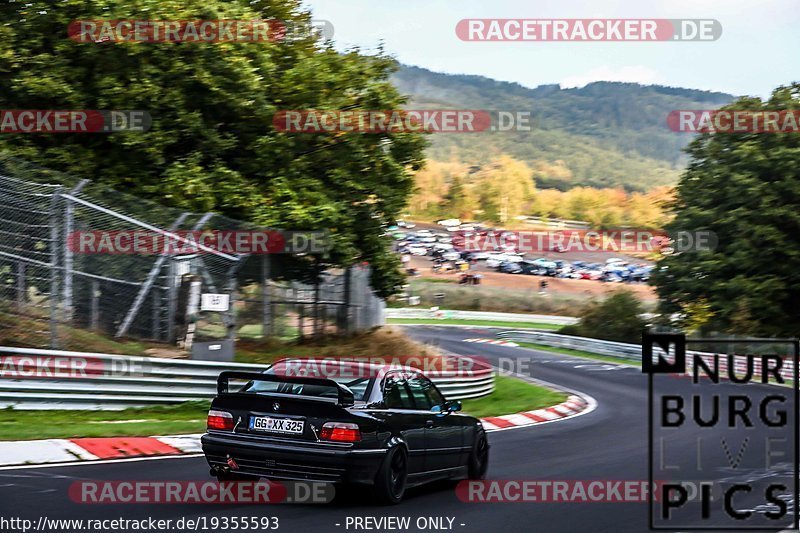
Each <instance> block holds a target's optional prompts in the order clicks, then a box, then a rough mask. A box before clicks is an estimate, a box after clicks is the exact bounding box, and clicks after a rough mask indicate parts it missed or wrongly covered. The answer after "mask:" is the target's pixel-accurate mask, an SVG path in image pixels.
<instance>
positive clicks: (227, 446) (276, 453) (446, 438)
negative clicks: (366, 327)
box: [202, 360, 489, 503]
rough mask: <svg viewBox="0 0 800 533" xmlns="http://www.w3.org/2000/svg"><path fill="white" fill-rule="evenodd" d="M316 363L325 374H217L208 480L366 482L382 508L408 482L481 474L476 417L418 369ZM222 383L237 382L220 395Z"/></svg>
mask: <svg viewBox="0 0 800 533" xmlns="http://www.w3.org/2000/svg"><path fill="white" fill-rule="evenodd" d="M311 363H313V360H303V363H302V364H303V365H306V367H308V366H309V365H310V364H311ZM325 364H326V365H327V366H326V369H327V373H326V374H325V375H326V376H327V377H296V375H290V374H296V372H289V371H287V369H289V368H291V366H292V362H291V361H288V363H287V361H283V362H281V363H279V364H276V365H273V367H271V368H270V369H268V370H266V371H265V372H264V373H255V372H237V371H230V372H228V371H226V372H222V373H221V374H220V376H219V379H218V381H217V386H218V395H217V397H216V398H215V399H214V401H213V403H212V404H211V410H210V411H209V413H208V432H207V433H206V434H205V435H203V437H202V445H203V452H204V453H205V456H206V459H207V460H208V464H209V465H210V466H211V474H212V475H214V476H216V477H217V478H219V479H220V480H231V479H242V478H245V477H251V476H258V477H266V478H270V479H275V480H282V479H283V480H306V481H317V482H319V481H323V482H330V483H347V484H350V483H352V484H365V485H372V486H374V492H375V493H376V495H377V496H378V498H379V499H380V500H381V501H383V502H385V503H397V502H399V501H400V500H401V499H402V498H403V493H404V492H405V490H406V488H408V487H411V486H414V485H419V484H422V483H427V482H429V481H434V480H438V479H482V478H483V477H484V476H485V474H486V469H487V465H488V459H489V443H488V440H487V438H486V432H485V431H484V429H483V426H482V425H481V423H480V421H479V420H478V419H476V418H474V417H472V416H468V415H465V414H460V413H458V411H459V410H460V409H461V402H459V401H447V400H446V399H445V398H444V396H442V394H441V393H440V392H439V390H438V389H437V388H436V385H434V384H433V383H432V382H431V381H430V380H429V379H428V378H426V377H425V376H424V375H422V374H421V373H420V372H419V371H417V370H414V369H411V368H408V367H402V368H400V367H397V366H391V367H390V366H383V365H365V364H361V363H352V362H351V363H346V362H337V363H336V365H335V367H334V368H333V372H330V370H331V364H330V362H329V361H326V362H325ZM319 368H321V367H319ZM230 380H243V381H247V383H246V384H245V385H244V386H243V387H235V388H237V389H239V390H236V391H229V390H228V389H229V383H228V382H229V381H230Z"/></svg>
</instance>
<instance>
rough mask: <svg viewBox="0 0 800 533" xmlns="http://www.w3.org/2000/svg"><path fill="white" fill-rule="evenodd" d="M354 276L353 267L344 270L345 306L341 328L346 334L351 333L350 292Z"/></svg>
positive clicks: (343, 307)
mask: <svg viewBox="0 0 800 533" xmlns="http://www.w3.org/2000/svg"><path fill="white" fill-rule="evenodd" d="M352 275H353V267H352V266H348V267H347V268H345V269H344V305H343V306H342V320H341V324H340V328H341V329H342V330H344V333H345V334H348V333H350V329H351V328H350V291H351V290H352V288H351V285H350V283H351V280H350V278H351V276H352Z"/></svg>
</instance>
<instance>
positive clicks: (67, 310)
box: [64, 180, 89, 322]
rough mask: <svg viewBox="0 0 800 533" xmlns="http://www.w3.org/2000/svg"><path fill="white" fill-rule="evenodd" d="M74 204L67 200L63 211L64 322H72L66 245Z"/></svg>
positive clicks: (76, 190) (75, 191) (81, 185)
mask: <svg viewBox="0 0 800 533" xmlns="http://www.w3.org/2000/svg"><path fill="white" fill-rule="evenodd" d="M87 183H89V180H81V182H80V183H78V185H76V186H75V188H74V189H72V190H71V191H69V194H70V195H75V194H78V193H79V192H81V189H83V188H84V187H85V186H86V184H87ZM74 219H75V203H74V202H73V201H72V200H70V199H69V198H67V200H66V209H65V211H64V243H65V246H64V320H66V321H68V322H71V321H72V312H73V308H72V264H73V261H72V259H73V257H72V249H71V248H70V246H69V245H68V244H66V243H68V242H69V239H70V235H71V234H72V231H73V228H74V225H75V220H74Z"/></svg>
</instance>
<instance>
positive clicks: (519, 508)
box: [0, 326, 794, 533]
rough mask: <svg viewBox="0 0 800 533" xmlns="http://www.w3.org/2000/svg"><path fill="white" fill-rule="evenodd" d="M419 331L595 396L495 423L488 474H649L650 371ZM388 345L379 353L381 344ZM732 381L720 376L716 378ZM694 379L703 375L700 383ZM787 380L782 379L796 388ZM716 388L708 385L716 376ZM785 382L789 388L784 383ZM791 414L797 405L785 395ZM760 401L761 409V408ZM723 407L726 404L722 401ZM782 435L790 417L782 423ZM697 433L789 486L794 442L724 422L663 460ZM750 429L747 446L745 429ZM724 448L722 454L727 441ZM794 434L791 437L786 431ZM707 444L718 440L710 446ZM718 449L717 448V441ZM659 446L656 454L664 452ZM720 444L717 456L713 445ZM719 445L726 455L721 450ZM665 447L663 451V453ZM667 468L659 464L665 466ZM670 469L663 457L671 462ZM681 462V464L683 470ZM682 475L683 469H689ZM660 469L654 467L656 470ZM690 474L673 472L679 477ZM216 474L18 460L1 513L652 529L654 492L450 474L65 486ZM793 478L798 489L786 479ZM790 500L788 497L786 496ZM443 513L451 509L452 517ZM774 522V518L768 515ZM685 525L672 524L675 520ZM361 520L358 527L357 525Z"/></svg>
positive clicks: (189, 463)
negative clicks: (227, 497) (545, 415)
mask: <svg viewBox="0 0 800 533" xmlns="http://www.w3.org/2000/svg"><path fill="white" fill-rule="evenodd" d="M407 331H409V332H410V333H411V334H412V335H413V336H414V337H416V338H417V339H420V340H424V341H427V342H433V343H436V344H439V345H440V346H441V347H442V348H444V349H446V350H448V351H450V352H453V353H458V354H464V355H481V356H483V357H486V358H488V359H490V360H492V361H493V362H494V363H495V364H499V363H500V359H501V358H505V360H506V362H507V361H510V360H511V359H512V358H520V359H524V360H530V362H531V369H530V372H529V375H531V376H532V377H534V378H537V379H540V380H544V381H547V382H550V383H553V384H557V385H560V386H562V387H565V388H568V389H572V390H575V391H580V392H582V393H585V394H587V395H589V396H591V397H592V398H594V399H595V400H596V401H597V407H596V409H594V410H593V411H592V412H590V413H587V414H585V415H581V416H577V417H575V418H571V419H567V420H563V421H558V422H554V423H548V424H543V425H538V426H534V427H529V428H519V429H512V430H505V431H497V432H492V433H490V435H489V439H490V444H491V446H492V449H491V459H490V467H489V474H488V477H489V478H490V479H514V480H641V481H645V480H647V479H648V448H647V428H648V425H647V412H648V407H647V378H646V376H645V375H643V374H642V373H641V371H640V370H639V369H638V368H634V367H630V366H625V365H616V364H606V363H599V362H593V361H589V360H586V359H581V358H574V357H569V356H563V355H559V354H554V353H549V352H538V351H533V350H526V349H521V348H510V347H506V346H493V345H487V344H480V345H479V344H471V343H465V342H463V341H461V339H463V338H469V337H476V336H485V337H490V336H493V333H492V332H490V331H489V330H486V329H483V328H475V329H460V328H447V327H436V326H414V327H408V328H407ZM376 355H383V354H376ZM663 379H665V380H669V381H665V382H663V383H662V384H661V385H662V386H663V387H669V389H670V390H674V391H678V392H680V393H681V394H683V393H687V392H688V390H689V386H690V384H689V380H688V379H679V378H670V377H664V378H663ZM728 386H730V387H732V385H728V384H721V385H717V386H716V388H719V387H728ZM748 386H749V387H752V388H751V389H748V391H751V392H749V393H748V394H749V396H751V397H752V398H753V403H754V405H757V403H756V402H757V401H758V399H759V398H761V397H763V396H764V395H768V394H770V393H774V392H775V390H776V388H775V387H772V386H761V385H748ZM695 388H697V386H695ZM789 390H790V389H786V391H789ZM709 391H710V392H713V391H711V387H709ZM787 394H788V392H787ZM787 409H788V413H789V420H790V421H791V420H792V417H793V414H794V411H793V409H792V407H791V405H789V406H788V407H787ZM756 411H757V409H756ZM723 413H724V411H723ZM781 431H783V432H784V433H783V437H785V438H787V439H788V438H789V437H790V429H786V428H782V429H781ZM700 435H702V437H703V442H704V443H706V444H709V443H710V444H709V446H710V447H709V448H708V449H704V450H703V454H705V455H704V461H705V462H706V464H708V463H709V462H711V463H713V462H714V461H717V462H721V463H720V464H725V462H726V461H728V463H730V456H736V458H737V459H739V461H738V462H736V468H728V469H727V470H728V471H725V470H726V469H725V468H717V469H714V468H710V469H709V468H708V467H706V470H705V471H704V472H703V474H704V475H707V478H706V479H712V478H713V479H718V478H721V477H725V478H727V479H728V480H729V482H731V483H733V482H735V481H736V480H737V479H739V478H747V479H749V480H750V481H752V480H770V479H771V480H773V481H774V480H781V481H783V482H785V483H787V484H788V485H789V487H791V468H790V465H791V454H789V455H788V456H786V457H784V458H783V459H775V460H774V463H775V464H774V465H773V466H772V467H771V468H766V469H765V466H764V456H765V453H767V452H766V450H765V449H764V446H766V445H765V444H764V442H762V441H763V439H759V438H753V437H754V436H755V435H754V434H753V432H752V431H750V432H749V433H748V430H745V429H743V428H740V429H738V430H737V429H733V430H731V429H728V428H720V429H717V428H710V429H704V432H703V433H702V434H701V433H699V432H696V431H692V430H688V431H679V432H676V433H674V434H670V435H666V438H667V440H668V441H669V446H668V449H667V451H665V452H664V454H663V455H661V457H660V459H661V461H662V465H666V464H671V465H673V468H678V467H680V468H690V467H691V466H692V465H693V464H694V462H695V460H696V457H697V455H698V451H697V449H696V448H695V444H696V441H697V439H696V437H698V436H700ZM746 437H750V439H749V440H748V443H749V444H748V445H746V447H745V449H742V440H743V439H744V438H746ZM722 439H725V446H726V447H727V448H729V449H730V450H729V457H726V456H725V455H724V454H723V452H722V448H721V447H720V443H721V441H722ZM788 442H791V439H789V440H788ZM708 450H712V451H708ZM713 450H716V451H715V452H714V451H713ZM657 456H658V454H657ZM712 456H713V457H712ZM716 456H719V457H716ZM657 459H659V457H657ZM659 468H660V467H659ZM664 468H665V469H668V468H669V467H668V466H665V467H664ZM675 472H686V470H683V471H681V470H676V471H675ZM681 475H683V476H684V477H683V478H682V477H681ZM656 477H658V476H656ZM658 478H659V479H695V478H692V477H689V478H687V477H686V475H685V474H679V473H676V474H675V475H674V477H672V478H665V477H658ZM208 479H210V478H209V477H208V468H207V467H206V464H205V461H204V459H203V458H202V457H186V458H169V459H161V460H146V461H130V462H116V463H105V464H95V465H92V464H82V465H76V466H68V467H65V466H58V467H50V468H24V467H23V468H18V469H4V470H0V508H2V513H0V515H2V516H17V517H24V518H31V519H34V520H37V519H38V517H39V516H41V515H44V516H46V517H48V518H50V519H53V518H86V517H91V518H119V517H125V518H134V517H153V518H173V519H177V518H180V517H197V516H209V517H210V516H248V517H250V516H277V517H278V518H279V521H280V529H279V530H283V531H290V532H295V531H296V532H304V533H305V532H319V531H325V532H327V531H354V530H356V529H354V528H353V526H352V525H351V526H350V527H349V528H347V527H346V524H347V517H354V516H375V517H378V516H410V517H412V520H411V524H412V526H411V528H410V529H409V530H411V531H417V530H418V529H417V528H416V526H415V525H414V520H415V519H416V517H418V516H430V517H450V518H454V521H453V526H452V529H453V530H455V531H464V532H488V531H505V532H512V531H542V532H549V531H554V532H573V531H592V532H615V533H616V532H624V531H647V530H648V520H649V519H648V506H647V503H642V502H639V503H630V502H625V503H610V502H581V503H541V502H526V503H520V502H514V503H465V502H462V501H460V500H459V499H458V498H457V497H456V494H455V490H454V487H453V484H447V483H443V484H437V485H433V486H429V487H423V488H420V489H416V490H413V491H410V492H409V493H407V496H406V499H405V500H404V501H403V502H402V503H401V504H399V505H397V506H393V507H379V506H374V505H371V504H369V505H366V504H364V503H363V500H362V499H361V498H359V496H358V495H357V494H345V495H344V497H342V498H337V499H336V500H335V501H334V502H333V503H330V504H325V505H296V504H294V505H293V504H284V505H263V506H255V505H248V506H244V505H240V506H208V505H205V506H201V505H167V504H162V505H137V504H114V505H97V504H95V505H90V504H79V503H75V502H73V501H72V500H70V498H69V497H68V494H67V489H68V487H69V486H70V485H71V484H72V483H73V482H75V481H76V480H117V481H121V480H169V481H173V480H201V481H205V480H208ZM790 490H791V489H790ZM735 502H736V508H737V509H739V510H741V509H749V510H756V514H758V512H759V511H758V510H759V509H760V512H761V514H763V513H764V511H768V510H769V509H770V508H769V507H765V506H763V505H762V506H761V508H759V507H758V506H759V505H761V504H763V503H764V497H763V494H761V493H753V494H742V495H738V496H736V499H735ZM698 505H699V504H688V505H686V506H685V508H684V509H682V510H681V511H685V513H688V514H681V513H680V512H677V513H676V514H675V516H676V517H678V518H681V517H683V518H686V517H687V516H688V517H691V516H695V517H696V516H697V514H698V508H697V506H698ZM789 506H790V509H792V507H791V502H789ZM718 512H719V509H718V508H717V507H716V506H714V509H713V514H712V517H711V519H710V520H708V521H707V522H705V523H704V524H703V525H707V526H713V525H715V524H729V522H726V521H725V517H722V516H718V514H717V513H718ZM790 523H791V519H790V518H784V519H782V520H780V521H779V523H777V524H775V527H773V528H772V529H774V530H781V529H784V528H785V527H788V526H789V525H790ZM445 524H447V521H446V520H445ZM773 524H774V522H773ZM682 529H683V528H680V527H676V528H675V530H682ZM361 530H363V529H361Z"/></svg>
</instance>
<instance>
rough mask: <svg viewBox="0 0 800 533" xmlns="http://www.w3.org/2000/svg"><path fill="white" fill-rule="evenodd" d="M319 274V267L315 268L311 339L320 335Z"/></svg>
mask: <svg viewBox="0 0 800 533" xmlns="http://www.w3.org/2000/svg"><path fill="white" fill-rule="evenodd" d="M319 274H320V272H319V267H317V268H316V274H315V276H314V305H313V306H312V307H311V312H312V313H314V323H313V326H312V329H311V331H312V336H313V337H319V336H320V334H321V333H322V320H321V318H322V317H320V315H319Z"/></svg>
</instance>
